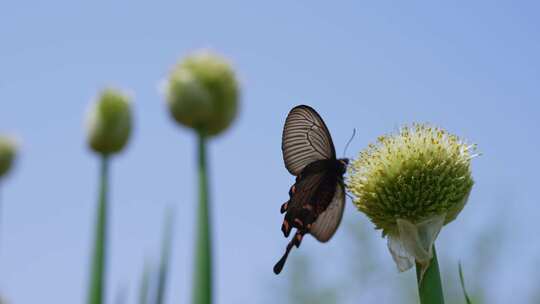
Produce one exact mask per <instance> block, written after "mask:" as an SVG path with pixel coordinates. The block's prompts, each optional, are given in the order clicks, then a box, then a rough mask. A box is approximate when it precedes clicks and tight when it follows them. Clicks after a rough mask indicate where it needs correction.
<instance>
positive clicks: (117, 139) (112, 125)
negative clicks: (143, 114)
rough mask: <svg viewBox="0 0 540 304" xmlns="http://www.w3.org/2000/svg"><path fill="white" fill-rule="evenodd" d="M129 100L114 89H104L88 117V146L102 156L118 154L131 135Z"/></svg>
mask: <svg viewBox="0 0 540 304" xmlns="http://www.w3.org/2000/svg"><path fill="white" fill-rule="evenodd" d="M131 128H132V113H131V104H130V101H129V98H128V97H127V96H126V95H124V94H123V93H121V92H120V91H118V90H115V89H105V90H103V91H102V92H101V94H100V96H99V98H98V100H97V102H96V103H95V104H94V105H93V107H92V109H91V110H90V113H89V116H88V144H89V146H90V148H91V149H92V150H94V151H95V152H98V153H99V154H102V155H110V154H114V153H118V152H120V151H121V150H122V149H123V148H124V147H125V146H126V144H127V142H128V140H129V137H130V135H131Z"/></svg>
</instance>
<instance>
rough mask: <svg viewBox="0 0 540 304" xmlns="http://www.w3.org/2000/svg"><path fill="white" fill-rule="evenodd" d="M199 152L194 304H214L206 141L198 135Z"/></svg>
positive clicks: (202, 136)
mask: <svg viewBox="0 0 540 304" xmlns="http://www.w3.org/2000/svg"><path fill="white" fill-rule="evenodd" d="M198 150H199V151H198V152H199V154H198V155H199V159H198V161H199V164H198V165H199V168H198V169H199V206H198V211H197V230H196V233H197V236H196V246H195V269H194V280H193V304H211V303H212V247H211V236H210V231H211V230H210V229H211V226H210V222H211V221H210V214H209V213H210V212H209V203H208V176H207V174H208V172H207V166H206V140H205V137H204V135H202V134H199V135H198Z"/></svg>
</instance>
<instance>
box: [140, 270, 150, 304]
mask: <svg viewBox="0 0 540 304" xmlns="http://www.w3.org/2000/svg"><path fill="white" fill-rule="evenodd" d="M149 292H150V265H149V263H148V262H146V263H144V268H143V273H142V276H141V285H140V286H139V304H149V302H148V294H149Z"/></svg>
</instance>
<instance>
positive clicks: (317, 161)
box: [274, 105, 349, 274]
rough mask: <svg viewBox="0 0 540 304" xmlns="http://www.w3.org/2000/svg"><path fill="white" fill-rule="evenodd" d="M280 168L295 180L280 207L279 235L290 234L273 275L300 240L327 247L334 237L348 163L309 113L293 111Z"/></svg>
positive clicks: (303, 108) (315, 116)
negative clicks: (307, 237)
mask: <svg viewBox="0 0 540 304" xmlns="http://www.w3.org/2000/svg"><path fill="white" fill-rule="evenodd" d="M281 150H282V151H283V160H284V162H285V167H286V168H287V170H288V171H289V172H290V173H291V174H292V175H294V176H296V180H295V183H294V185H292V187H291V188H290V190H289V200H288V201H286V202H285V203H284V204H283V205H282V206H281V213H282V214H283V213H285V218H284V220H283V224H282V225H281V231H282V232H283V235H284V236H285V237H289V234H290V233H291V230H292V229H293V228H296V232H295V234H294V236H293V238H292V240H291V241H290V242H289V244H288V245H287V248H286V250H285V254H284V255H283V257H282V258H281V259H280V260H279V261H278V262H277V264H276V265H275V266H274V273H275V274H279V273H280V272H281V270H282V269H283V266H284V265H285V261H286V260H287V257H288V256H289V252H290V251H291V249H292V248H293V247H294V246H296V247H297V248H298V247H299V246H300V243H301V242H302V238H303V237H304V235H305V234H308V233H309V234H311V235H312V236H313V237H315V239H317V240H318V241H320V242H323V243H324V242H327V241H328V240H329V239H330V238H331V237H332V236H333V235H334V233H335V232H336V230H337V228H338V226H339V223H340V222H341V218H342V216H343V209H344V207H345V184H344V182H343V175H344V174H345V172H346V170H347V165H348V164H349V160H348V159H346V158H341V159H337V158H336V151H335V148H334V143H333V142H332V137H331V136H330V132H329V131H328V128H327V127H326V124H325V123H324V121H323V119H322V118H321V116H320V115H319V114H318V113H317V112H316V111H315V110H314V109H313V108H311V107H309V106H306V105H299V106H296V107H294V108H293V109H292V110H291V111H290V112H289V114H288V115H287V119H286V120H285V126H284V128H283V136H282V142H281Z"/></svg>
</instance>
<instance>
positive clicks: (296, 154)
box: [281, 105, 336, 176]
mask: <svg viewBox="0 0 540 304" xmlns="http://www.w3.org/2000/svg"><path fill="white" fill-rule="evenodd" d="M281 150H282V151H283V160H284V161H285V167H286V168H287V170H288V171H289V172H290V173H291V174H292V175H296V176H298V175H299V174H300V173H301V172H302V170H303V169H304V168H305V167H306V166H307V165H308V164H310V163H312V162H314V161H317V160H322V159H335V158H336V151H335V148H334V143H333V142H332V137H331V136H330V132H329V131H328V128H327V127H326V124H325V123H324V121H323V120H322V118H321V116H319V114H318V113H317V112H316V111H315V110H314V109H313V108H311V107H309V106H306V105H300V106H296V107H294V108H293V109H292V110H291V111H290V112H289V115H287V119H286V120H285V127H284V128H283V137H282V142H281Z"/></svg>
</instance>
